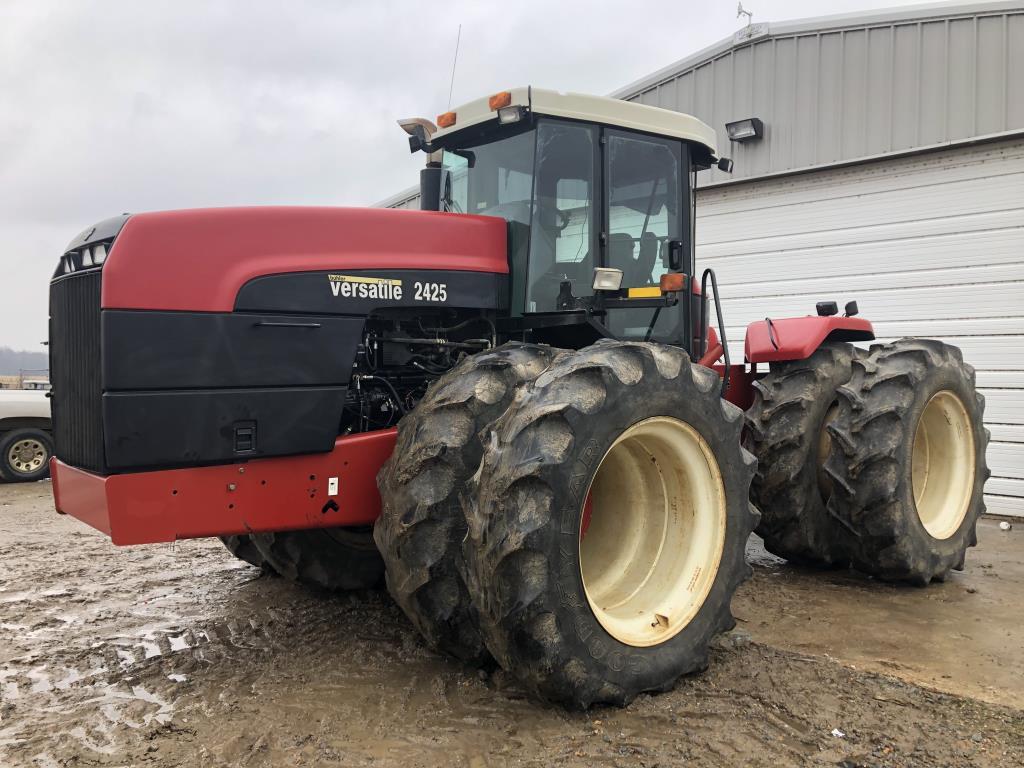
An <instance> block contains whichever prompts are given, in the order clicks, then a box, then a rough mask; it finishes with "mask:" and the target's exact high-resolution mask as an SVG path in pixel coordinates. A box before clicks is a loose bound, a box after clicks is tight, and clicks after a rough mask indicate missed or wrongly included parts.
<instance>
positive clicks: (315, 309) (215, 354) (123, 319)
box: [91, 269, 507, 472]
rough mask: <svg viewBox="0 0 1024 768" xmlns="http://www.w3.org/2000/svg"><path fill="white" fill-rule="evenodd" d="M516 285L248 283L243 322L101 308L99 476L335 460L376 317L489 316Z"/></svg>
mask: <svg viewBox="0 0 1024 768" xmlns="http://www.w3.org/2000/svg"><path fill="white" fill-rule="evenodd" d="M506 286H507V276H505V275H498V274H492V273H484V272H458V271H442V270H427V269H424V270H379V271H378V270H373V271H370V270H358V271H347V272H344V273H341V272H338V273H334V272H303V273H290V274H279V275H268V276H265V277H259V278H256V279H254V280H252V281H250V282H249V283H247V284H246V285H244V286H243V287H242V289H241V290H240V291H239V293H238V296H237V298H236V302H235V311H234V312H168V311H143V310H113V309H108V310H103V311H102V313H101V317H100V329H101V333H100V336H101V340H102V343H101V358H102V360H101V366H100V367H101V370H102V398H101V400H102V407H101V411H102V424H103V430H102V432H103V434H102V443H103V454H104V458H105V461H104V463H103V466H94V467H91V468H92V469H94V470H96V471H106V472H124V471H139V470H145V469H157V468H160V469H162V468H170V467H182V466H196V465H201V464H216V463H222V462H229V461H237V460H239V459H245V458H256V457H262V456H285V455H292V454H302V453H314V452H320V451H328V450H330V449H331V448H332V447H333V445H334V441H335V439H336V438H337V436H338V434H339V432H340V430H341V425H342V423H343V415H344V413H345V409H346V399H347V397H348V396H349V385H350V380H351V378H352V375H353V368H354V366H355V364H356V359H357V357H359V358H360V359H362V358H363V357H365V353H364V354H358V350H359V349H360V348H361V346H360V345H361V344H362V343H363V341H364V337H365V336H366V334H367V333H368V332H369V329H370V328H371V327H372V323H371V324H370V325H368V323H367V319H368V318H369V317H371V316H376V315H380V314H385V315H386V314H388V310H403V311H404V315H405V316H409V317H412V318H416V317H417V316H418V315H421V314H422V315H423V316H431V317H434V316H438V315H439V314H443V315H445V316H449V317H452V318H456V317H458V316H460V315H461V314H462V311H465V312H467V313H471V314H474V315H476V316H478V317H479V316H480V313H481V311H483V312H487V311H488V310H491V311H493V310H496V309H498V308H499V307H500V306H502V305H503V304H505V303H507V298H506V295H507V291H506ZM410 310H413V311H411V312H410ZM413 326H415V323H413ZM477 330H478V331H479V328H478V329H477ZM389 349H390V348H389ZM378 378H379V377H378ZM99 406H100V404H99V403H97V404H96V407H97V408H99Z"/></svg>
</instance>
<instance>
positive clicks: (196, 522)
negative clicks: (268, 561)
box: [50, 429, 397, 544]
mask: <svg viewBox="0 0 1024 768" xmlns="http://www.w3.org/2000/svg"><path fill="white" fill-rule="evenodd" d="M396 435H397V430H395V429H385V430H379V431H376V432H366V433H363V434H358V435H350V436H347V437H340V438H338V440H337V442H335V444H334V450H332V451H330V452H329V453H322V454H309V455H303V456H287V457H283V458H273V459H254V460H252V461H248V462H245V463H236V464H227V465H223V466H216V467H195V468H190V469H167V470H160V471H156V472H135V473H131V474H125V475H109V476H106V477H103V476H100V475H94V474H92V473H90V472H86V471H84V470H81V469H76V468H75V467H71V466H68V465H67V464H64V463H63V462H61V461H59V460H58V459H51V460H50V475H51V477H52V478H53V495H54V501H55V502H56V506H57V511H58V512H61V513H64V514H69V515H72V516H73V517H76V518H78V519H79V520H81V521H82V522H84V523H87V524H89V525H91V526H92V527H93V528H96V529H97V530H100V531H102V532H103V533H105V534H107V535H108V536H110V538H111V540H112V541H113V542H114V544H152V543H156V542H162V541H175V540H176V539H193V538H199V537H203V536H224V535H230V534H237V533H253V532H259V531H283V530H289V529H301V528H329V527H334V526H357V525H370V524H372V523H373V521H374V520H376V519H377V517H378V515H379V514H380V494H379V493H378V492H377V471H378V470H379V469H380V468H381V466H382V465H383V464H384V462H385V461H387V458H388V457H389V456H390V455H391V452H392V451H393V450H394V447H395V438H396ZM332 478H337V485H338V488H337V492H336V493H335V494H333V495H332V494H331V493H330V492H329V491H330V490H332V488H330V486H331V484H332ZM332 502H333V504H332Z"/></svg>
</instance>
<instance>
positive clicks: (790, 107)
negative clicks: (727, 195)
mask: <svg viewBox="0 0 1024 768" xmlns="http://www.w3.org/2000/svg"><path fill="white" fill-rule="evenodd" d="M622 95H623V97H624V98H626V99H627V100H631V101H639V102H641V103H643V104H651V105H654V106H659V107H664V108H666V109H673V110H677V111H680V112H687V113H689V114H692V115H695V116H696V117H699V118H700V119H701V120H703V121H704V122H706V123H708V124H709V125H711V126H713V127H714V128H715V130H716V131H717V132H718V137H719V139H718V140H719V149H720V151H721V153H722V154H725V155H727V156H731V157H732V158H733V159H734V160H735V161H736V168H735V172H734V173H733V175H732V176H731V177H730V176H727V175H725V174H722V173H720V172H719V171H713V172H712V175H711V176H710V177H705V179H704V183H705V184H707V183H709V182H715V181H722V180H726V179H729V178H732V179H738V178H743V177H750V176H762V175H764V174H769V173H777V172H783V171H790V170H795V169H801V168H809V167H813V166H817V165H824V164H829V163H835V162H839V161H846V160H854V159H858V158H862V157H870V156H873V155H879V154H885V153H889V152H899V151H902V150H908V149H912V148H916V147H923V146H929V145H934V144H940V143H943V142H949V141H957V140H962V139H968V138H971V137H976V136H984V135H989V134H996V133H1002V132H1005V131H1010V130H1017V129H1024V8H1021V9H1017V10H1016V11H1010V12H1003V13H992V12H988V13H978V14H976V15H975V14H971V13H970V12H962V13H957V14H956V15H953V16H951V17H948V18H941V19H936V20H920V21H914V22H910V23H906V22H901V23H887V24H872V25H865V26H862V27H859V28H852V27H851V28H846V29H840V30H828V31H808V32H799V33H793V34H779V35H776V34H771V35H769V36H768V37H767V38H765V39H762V40H760V41H755V42H753V43H749V44H746V45H742V46H740V47H736V48H733V49H731V50H727V51H725V52H723V53H721V54H720V55H717V56H714V57H712V58H710V59H708V60H704V61H702V62H700V63H698V64H695V65H694V66H693V67H692V68H690V69H686V70H684V71H680V72H678V73H677V74H672V75H667V76H666V78H665V79H664V80H663V81H662V82H659V83H656V84H651V85H649V86H646V87H643V88H642V89H640V90H637V91H636V92H635V93H632V94H629V93H627V94H622ZM748 117H759V118H761V120H763V121H764V123H765V136H764V138H763V139H762V140H760V141H756V142H750V143H747V144H739V143H730V142H729V140H728V137H727V136H726V134H725V124H726V123H727V122H732V121H734V120H740V119H743V118H748Z"/></svg>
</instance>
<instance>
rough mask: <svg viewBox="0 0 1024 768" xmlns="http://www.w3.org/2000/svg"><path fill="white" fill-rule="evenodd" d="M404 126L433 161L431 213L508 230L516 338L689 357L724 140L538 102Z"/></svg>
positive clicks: (625, 107) (624, 111)
mask: <svg viewBox="0 0 1024 768" xmlns="http://www.w3.org/2000/svg"><path fill="white" fill-rule="evenodd" d="M401 125H402V127H403V128H405V129H406V131H407V132H409V133H410V135H411V139H410V145H411V147H412V149H413V151H420V150H422V151H425V152H427V153H428V160H427V167H426V168H425V169H424V170H423V172H422V173H421V207H422V208H424V209H426V210H436V211H446V212H451V213H463V214H475V215H482V216H497V217H501V218H503V219H505V221H507V222H508V243H509V245H508V255H509V267H510V273H511V280H510V283H511V285H510V315H509V318H508V323H509V324H510V328H509V330H513V331H514V330H516V329H523V330H527V329H529V331H530V335H531V336H532V337H533V338H538V337H539V338H543V339H544V340H548V341H550V342H551V343H563V344H564V343H567V341H568V339H567V338H566V336H567V335H572V336H573V337H575V338H578V335H579V334H580V333H583V334H584V335H588V334H589V335H590V336H592V337H593V338H592V340H596V339H597V338H601V337H613V338H619V339H639V340H651V341H660V342H664V343H670V344H675V345H678V346H684V347H687V348H689V347H690V343H689V340H690V339H692V338H693V335H694V329H693V317H692V314H693V313H692V312H690V311H687V308H688V307H689V304H690V301H689V298H690V296H691V290H690V281H691V278H692V276H693V273H694V259H693V194H692V191H693V185H694V181H695V173H696V171H697V170H700V169H703V168H707V167H709V166H710V165H712V164H713V163H715V162H717V158H716V157H715V154H716V149H715V134H714V131H713V130H712V129H711V128H709V127H708V126H707V125H705V124H704V123H702V122H700V121H699V120H697V119H696V118H693V117H691V116H689V115H684V114H681V113H677V112H670V111H668V110H663V109H658V108H656V107H650V106H645V105H641V104H633V103H629V102H624V101H620V100H617V99H610V98H602V97H595V96H584V95H580V94H567V93H558V92H556V91H548V90H540V89H535V88H518V89H513V90H511V91H504V92H501V93H498V94H495V95H493V96H491V97H489V98H484V99H479V100H477V101H473V102H470V103H469V104H466V105H463V106H461V107H458V108H456V109H455V110H453V111H450V112H446V113H444V114H442V115H439V116H438V120H437V124H436V126H435V124H433V123H430V122H429V121H426V120H422V119H420V120H411V121H402V122H401ZM726 162H727V161H726Z"/></svg>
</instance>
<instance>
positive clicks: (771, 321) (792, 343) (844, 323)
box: [743, 315, 875, 363]
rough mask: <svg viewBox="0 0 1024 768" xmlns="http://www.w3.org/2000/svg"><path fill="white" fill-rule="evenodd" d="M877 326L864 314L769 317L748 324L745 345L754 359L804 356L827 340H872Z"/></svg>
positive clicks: (766, 361)
mask: <svg viewBox="0 0 1024 768" xmlns="http://www.w3.org/2000/svg"><path fill="white" fill-rule="evenodd" d="M874 338H875V330H874V327H873V326H872V325H871V321H870V320H865V319H864V318H861V317H836V316H832V317H819V316H815V315H807V316H806V317H784V318H778V319H776V318H765V319H764V320H758V321H757V322H754V323H751V324H750V325H748V326H747V337H746V341H745V342H744V345H743V352H744V356H745V357H746V359H747V362H750V363H772V362H777V361H780V360H804V359H806V358H808V357H810V356H811V355H812V354H813V353H814V350H816V349H817V348H818V347H820V346H821V345H822V344H823V343H824V342H825V341H871V340H872V339H874Z"/></svg>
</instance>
